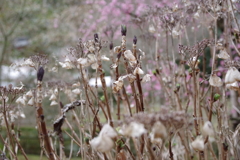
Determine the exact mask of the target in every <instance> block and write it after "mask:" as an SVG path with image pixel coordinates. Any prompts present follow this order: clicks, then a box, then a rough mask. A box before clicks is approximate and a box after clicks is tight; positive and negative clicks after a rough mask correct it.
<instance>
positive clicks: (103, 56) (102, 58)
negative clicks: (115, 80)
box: [101, 55, 110, 61]
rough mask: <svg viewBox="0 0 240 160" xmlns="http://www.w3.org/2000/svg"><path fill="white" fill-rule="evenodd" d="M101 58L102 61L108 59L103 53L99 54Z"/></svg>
mask: <svg viewBox="0 0 240 160" xmlns="http://www.w3.org/2000/svg"><path fill="white" fill-rule="evenodd" d="M101 60H103V61H110V59H109V58H108V57H106V56H105V55H102V56H101Z"/></svg>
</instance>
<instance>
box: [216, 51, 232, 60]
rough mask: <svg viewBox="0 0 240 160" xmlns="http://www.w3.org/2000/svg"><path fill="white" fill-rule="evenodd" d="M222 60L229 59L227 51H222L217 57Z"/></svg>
mask: <svg viewBox="0 0 240 160" xmlns="http://www.w3.org/2000/svg"><path fill="white" fill-rule="evenodd" d="M217 56H218V58H221V59H229V58H230V56H229V54H228V53H227V51H226V50H225V49H222V50H220V53H219V54H218V55H217Z"/></svg>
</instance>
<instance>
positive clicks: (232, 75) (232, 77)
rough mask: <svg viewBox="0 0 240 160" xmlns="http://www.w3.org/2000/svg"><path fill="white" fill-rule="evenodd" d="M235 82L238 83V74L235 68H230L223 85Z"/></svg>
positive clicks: (239, 75)
mask: <svg viewBox="0 0 240 160" xmlns="http://www.w3.org/2000/svg"><path fill="white" fill-rule="evenodd" d="M235 81H240V73H239V71H238V70H237V68H235V67H230V68H229V69H228V71H227V73H226V76H225V83H226V84H228V83H233V82H235Z"/></svg>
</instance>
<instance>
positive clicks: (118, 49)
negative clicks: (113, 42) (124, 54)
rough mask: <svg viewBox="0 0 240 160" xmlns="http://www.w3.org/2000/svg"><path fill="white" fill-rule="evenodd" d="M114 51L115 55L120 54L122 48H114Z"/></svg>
mask: <svg viewBox="0 0 240 160" xmlns="http://www.w3.org/2000/svg"><path fill="white" fill-rule="evenodd" d="M113 51H114V53H119V52H121V46H116V47H114V49H113Z"/></svg>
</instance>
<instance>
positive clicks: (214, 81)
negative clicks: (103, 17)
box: [209, 74, 223, 87]
mask: <svg viewBox="0 0 240 160" xmlns="http://www.w3.org/2000/svg"><path fill="white" fill-rule="evenodd" d="M209 84H210V85H211V86H214V87H221V86H222V85H223V82H222V80H221V78H220V77H218V76H217V75H216V74H212V75H211V76H210V79H209Z"/></svg>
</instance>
